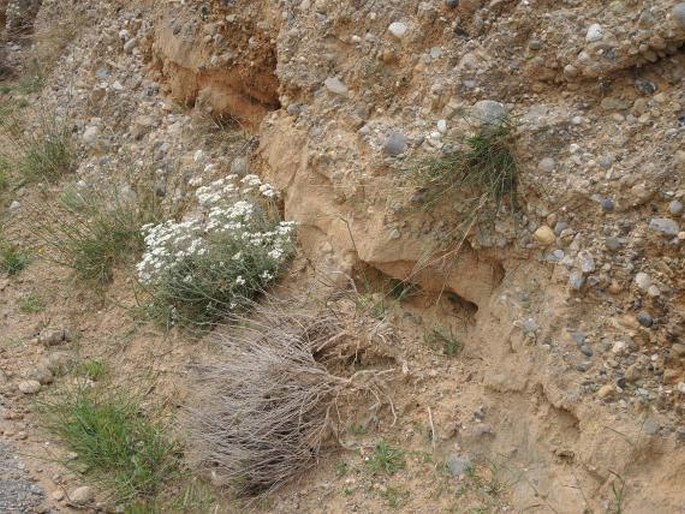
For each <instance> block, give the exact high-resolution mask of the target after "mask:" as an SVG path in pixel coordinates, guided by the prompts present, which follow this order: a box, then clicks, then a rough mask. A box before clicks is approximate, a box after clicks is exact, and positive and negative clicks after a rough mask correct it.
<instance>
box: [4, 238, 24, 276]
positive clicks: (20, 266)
mask: <svg viewBox="0 0 685 514" xmlns="http://www.w3.org/2000/svg"><path fill="white" fill-rule="evenodd" d="M28 265H29V258H28V257H27V256H26V254H25V253H24V252H22V251H21V250H20V249H19V248H18V247H17V246H16V245H14V244H12V243H7V242H2V241H0V271H2V272H3V273H6V274H7V275H9V276H10V277H13V276H15V275H18V274H19V273H20V272H21V271H23V270H24V269H25V268H26V267H27V266H28Z"/></svg>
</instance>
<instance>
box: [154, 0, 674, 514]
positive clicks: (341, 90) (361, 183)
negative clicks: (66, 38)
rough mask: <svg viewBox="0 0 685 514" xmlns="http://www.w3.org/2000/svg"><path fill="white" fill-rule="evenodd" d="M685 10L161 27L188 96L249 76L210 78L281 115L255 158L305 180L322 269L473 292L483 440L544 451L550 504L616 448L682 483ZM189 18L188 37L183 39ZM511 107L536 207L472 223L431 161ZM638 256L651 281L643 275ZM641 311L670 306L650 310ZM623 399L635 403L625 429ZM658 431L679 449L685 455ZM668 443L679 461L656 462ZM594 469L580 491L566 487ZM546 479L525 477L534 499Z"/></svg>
mask: <svg viewBox="0 0 685 514" xmlns="http://www.w3.org/2000/svg"><path fill="white" fill-rule="evenodd" d="M684 9H685V6H684V5H683V4H678V3H677V2H673V1H656V0H655V1H650V2H610V3H607V2H593V1H566V2H540V1H532V0H531V1H522V2H499V1H495V2H478V1H462V2H442V1H437V0H436V1H432V2H430V1H427V2H420V3H416V2H388V3H384V4H383V5H381V4H379V3H378V2H346V3H339V2H329V1H325V0H318V1H315V2H310V1H309V0H303V1H301V2H280V3H276V2H229V3H228V4H222V3H218V2H217V3H214V4H212V5H211V6H210V8H209V10H208V11H207V12H206V13H205V14H204V15H203V14H202V13H201V14H200V19H202V16H206V17H207V18H206V19H202V21H197V18H196V25H193V24H192V23H190V24H189V22H188V20H189V19H190V18H191V17H189V15H188V14H182V13H184V11H183V10H175V8H172V11H173V12H174V13H175V15H176V16H177V17H178V19H177V22H176V23H178V24H179V25H178V26H176V27H174V25H173V22H171V23H170V22H169V19H168V18H167V19H165V20H164V21H163V22H162V23H161V25H158V26H156V27H155V29H154V31H155V41H156V43H155V45H153V49H154V52H155V56H156V57H155V58H156V59H157V62H159V63H161V67H162V69H163V70H166V71H165V75H168V76H169V82H168V83H169V85H170V88H171V90H172V92H174V94H175V95H176V96H180V97H181V98H184V94H180V95H179V93H178V92H176V91H177V90H178V88H179V86H178V84H177V79H176V78H175V77H173V75H174V74H173V73H171V72H170V70H172V69H174V68H176V69H183V70H194V71H193V72H192V73H194V74H195V75H193V76H194V77H196V78H194V79H193V81H194V83H195V84H197V88H196V89H193V88H192V87H191V88H190V89H189V91H198V92H199V93H196V92H192V93H188V97H193V96H197V97H198V99H199V98H200V97H201V96H203V93H202V89H203V86H202V85H201V83H202V82H203V79H202V78H201V77H208V76H211V75H212V73H216V74H218V75H222V74H223V76H224V77H227V74H228V75H230V77H232V78H230V79H229V78H227V79H226V80H227V82H224V83H223V85H222V84H221V81H219V82H216V83H215V85H216V89H212V88H213V87H214V86H211V87H210V90H211V91H217V92H216V93H215V94H213V93H211V92H207V93H206V94H205V95H204V98H205V99H206V100H207V101H208V102H209V104H210V105H213V106H214V108H215V109H216V110H217V112H229V113H231V114H235V115H237V116H238V117H242V116H243V115H245V114H247V116H253V117H256V118H257V119H258V120H257V121H260V123H255V130H256V132H255V134H257V135H258V137H259V141H260V144H259V149H258V152H257V153H256V155H255V156H254V158H253V159H252V163H253V166H254V168H255V169H257V170H259V172H260V174H262V175H263V176H264V177H265V178H266V179H267V180H269V181H271V182H273V183H274V184H275V185H276V186H277V187H278V188H279V189H280V190H281V191H282V192H283V204H284V205H283V207H284V213H285V216H286V218H288V219H292V220H296V221H298V223H300V238H301V244H302V248H303V251H304V252H306V253H307V254H308V255H309V256H310V258H311V259H312V261H313V262H315V263H316V268H317V272H321V273H324V274H325V275H327V276H334V277H338V278H339V279H340V280H342V281H345V280H347V277H351V276H353V275H354V270H355V269H359V267H360V265H365V266H369V267H371V268H374V269H376V270H378V271H380V272H381V273H382V274H384V275H386V276H390V277H392V278H395V279H399V280H404V281H408V282H411V283H412V284H415V285H416V286H418V287H419V288H420V289H421V291H422V292H423V294H425V295H426V297H429V298H434V299H437V300H436V301H437V302H440V299H441V298H443V297H445V296H449V297H450V298H451V299H452V300H453V303H452V306H451V307H450V309H452V310H449V309H448V310H447V311H444V310H443V311H442V314H441V315H439V316H438V317H439V318H440V319H441V320H442V322H443V323H447V324H448V325H451V326H452V325H454V326H456V324H455V318H454V317H453V316H455V314H454V313H455V312H456V313H458V314H456V316H457V317H460V318H465V319H468V320H469V321H468V328H467V329H466V330H464V328H463V327H460V328H459V330H460V333H462V334H463V336H464V337H465V338H466V339H467V341H468V342H467V343H466V344H467V348H469V351H470V352H472V353H470V355H472V356H473V357H476V358H480V359H483V362H484V363H486V364H485V365H484V366H483V369H482V372H483V375H482V379H481V380H480V381H478V384H479V387H483V386H484V387H485V391H486V392H485V393H483V394H485V397H488V398H489V399H490V401H492V402H493V403H492V405H493V409H494V410H495V411H497V412H499V413H500V414H501V416H502V419H500V420H498V421H497V422H495V423H496V425H497V428H496V432H497V435H496V436H495V437H494V438H493V440H492V441H490V442H487V443H484V442H483V441H482V440H471V441H470V442H468V443H465V444H466V445H467V446H469V447H474V448H476V447H477V448H480V449H481V450H483V451H486V453H487V452H501V453H508V452H512V451H514V452H518V453H517V455H518V456H519V457H517V458H520V461H519V463H521V462H524V461H525V462H528V463H529V464H530V463H536V464H535V465H534V466H533V467H534V468H535V469H536V470H537V471H535V472H534V473H533V474H534V475H535V477H534V478H533V479H532V480H533V482H535V484H537V486H536V487H539V488H540V490H544V493H542V494H541V496H542V498H545V500H544V502H543V503H545V502H547V503H546V505H547V506H548V507H549V506H550V505H551V506H553V507H549V508H553V509H554V510H557V511H559V512H562V511H563V512H574V511H577V510H578V509H580V508H581V507H580V506H581V505H582V504H584V503H587V502H588V501H589V502H590V503H592V501H590V500H588V499H587V498H583V490H584V489H586V490H587V489H588V488H589V490H591V491H592V493H591V494H590V496H592V497H594V498H600V497H604V498H609V497H610V492H609V481H608V480H607V479H606V478H599V477H600V476H604V477H606V476H608V474H610V473H609V472H608V470H610V469H611V470H614V469H617V468H621V469H630V470H634V472H635V473H636V474H635V475H632V476H634V477H635V478H636V479H637V476H639V474H640V473H643V472H644V473H646V475H644V476H647V475H648V476H649V477H650V478H648V479H647V480H658V481H659V482H661V481H662V480H663V482H661V483H664V484H674V483H675V482H674V481H675V480H676V478H675V477H676V475H677V474H678V473H681V472H682V466H683V462H685V461H684V460H683V455H682V449H681V447H680V445H681V444H682V437H683V434H682V431H681V430H680V429H678V428H677V426H678V421H677V420H681V419H682V414H683V412H682V395H683V391H682V389H683V387H685V386H683V380H684V379H685V377H684V375H683V363H682V357H681V354H682V352H681V351H680V350H679V349H680V348H681V346H679V345H682V342H681V341H682V334H683V304H682V301H681V300H682V298H683V293H682V286H683V282H682V272H683V264H684V263H683V258H682V257H683V253H682V252H683V249H682V248H683V237H684V236H685V234H683V232H682V228H683V227H682V218H681V216H682V215H681V212H682V208H679V207H678V205H679V203H680V202H681V200H682V197H683V194H684V191H683V185H682V178H683V173H684V172H685V154H684V153H683V150H682V145H683V142H682V137H683V112H684V111H683V109H684V108H685V97H684V96H683V95H684V88H683V79H684V77H685V54H683V52H682V45H683V42H684V41H685V25H684V23H685V21H684V16H685V14H684ZM182 19H184V20H185V21H183V22H181V21H180V20H182ZM255 20H259V21H255ZM188 27H194V32H191V33H190V35H189V36H187V37H188V38H189V39H188V41H189V43H188V45H187V46H184V45H181V48H187V49H188V50H186V51H183V52H179V51H178V50H177V48H178V46H175V44H172V43H171V41H176V40H177V39H174V37H175V38H181V37H183V34H184V33H185V32H184V31H185V30H186V29H187V28H188ZM188 30H190V29H188ZM174 33H177V35H176V36H173V34H174ZM190 41H193V42H194V43H190ZM200 42H201V43H200ZM191 48H192V50H191ZM205 67H206V70H207V71H203V70H205ZM245 69H248V70H251V73H249V74H248V75H247V76H248V78H249V80H248V81H247V82H245V81H243V80H242V77H243V76H244V72H243V71H241V70H245ZM212 70H216V71H212ZM192 73H191V75H192ZM186 74H187V71H186V72H184V73H181V76H183V77H185V76H186ZM191 82H192V81H191ZM229 83H230V84H229ZM181 89H183V88H181ZM222 94H228V95H229V96H231V97H232V98H233V99H234V100H233V103H231V101H227V100H221V99H220V98H221V95H222ZM247 97H249V99H250V100H246V98H247ZM239 102H245V103H246V104H249V105H251V106H252V107H250V108H245V107H244V106H240V105H238V103H239ZM232 109H234V110H232ZM504 117H507V118H508V120H509V121H510V122H511V123H512V126H513V127H514V128H513V132H514V139H515V150H514V151H515V154H516V157H517V160H518V163H519V169H520V173H519V176H518V183H517V189H518V201H519V204H518V208H517V209H508V208H506V207H505V208H504V209H503V210H500V211H499V212H498V213H497V214H496V215H495V213H494V212H492V211H488V209H492V206H491V205H488V206H487V207H486V208H485V209H484V212H485V213H486V214H487V215H484V216H479V217H477V219H474V220H473V221H469V222H468V223H464V220H465V219H469V220H470V218H469V215H470V214H471V213H470V212H469V209H470V208H471V207H470V206H471V205H472V204H471V203H469V200H470V198H468V197H467V196H466V193H464V192H459V191H456V192H453V193H451V194H450V195H449V196H446V198H444V199H443V201H442V202H441V203H439V204H437V205H435V206H432V207H431V208H430V209H426V208H423V204H424V201H423V200H422V197H421V195H422V191H421V190H420V188H419V187H418V186H417V184H416V182H415V180H414V178H413V173H414V172H415V169H416V167H417V166H418V165H420V163H421V162H424V160H425V159H427V158H428V159H430V158H440V156H443V155H450V153H452V152H455V151H456V152H458V151H460V150H461V151H463V149H464V143H463V141H464V137H465V136H467V135H472V134H474V133H477V132H478V130H479V127H481V126H483V125H484V124H489V123H493V122H494V123H496V122H498V120H501V119H503V118H504ZM662 219H666V220H667V221H658V220H662ZM650 220H651V221H650ZM654 220H657V221H654ZM660 223H666V224H667V225H668V228H666V229H665V230H662V229H660V228H659V227H660V226H661V225H660ZM640 272H641V273H645V274H647V275H648V276H649V280H650V284H649V285H647V286H646V287H644V285H641V284H640V283H638V284H637V285H636V282H635V277H636V275H637V274H638V273H640ZM650 286H654V287H652V289H650ZM678 298H680V299H681V300H678ZM454 302H456V303H454ZM640 312H648V313H649V316H650V317H651V318H653V319H656V320H658V321H657V322H656V323H655V324H654V325H651V326H650V328H645V327H644V326H642V325H640V322H638V321H636V320H637V318H636V315H637V314H638V313H640ZM450 313H451V314H450ZM651 318H650V319H651ZM624 342H626V343H627V344H628V347H629V348H630V350H629V351H627V352H625V353H624V351H623V343H624ZM619 343H620V344H619ZM467 389H468V388H467ZM463 394H464V397H468V396H469V395H470V394H476V393H475V390H471V392H470V393H466V392H465V391H464V392H463ZM465 401H467V400H465ZM448 404H449V406H448ZM436 408H438V407H436ZM443 408H444V411H448V410H449V409H450V408H453V405H452V404H450V403H449V402H447V404H443ZM609 413H611V414H609ZM607 416H609V417H611V418H612V419H614V420H621V421H616V423H617V425H616V427H615V431H608V430H607V429H606V427H607V426H608V424H607V423H608V421H607V420H608V419H609V418H608V417H607ZM614 416H615V417H614ZM636 419H639V420H641V421H640V422H639V423H644V422H645V420H649V421H648V424H650V427H651V428H650V430H652V429H653V428H654V427H652V426H651V424H652V423H653V421H654V419H659V420H660V421H658V422H657V426H658V428H656V429H655V430H656V431H655V433H652V434H648V435H647V438H648V439H649V440H650V442H649V443H645V444H647V446H649V449H648V448H647V447H642V443H640V444H638V446H640V448H638V447H634V448H633V449H631V450H628V451H626V450H627V448H625V445H624V444H623V443H622V442H620V441H618V440H617V439H616V437H615V435H616V432H621V433H626V432H630V433H633V434H634V435H635V436H636V437H637V438H638V439H640V440H641V441H643V442H644V440H643V439H642V437H643V436H642V435H637V434H643V433H644V431H643V428H642V425H640V427H638V425H636V424H635V423H636V422H635V420H636ZM666 420H668V421H666ZM618 425H620V428H618ZM652 431H653V432H654V430H652ZM657 435H658V437H656V436H657ZM651 445H655V446H654V447H652V446H651ZM657 447H658V448H661V450H656V448H657ZM485 448H487V449H485ZM659 451H666V452H668V453H671V452H675V453H673V454H672V455H673V456H674V458H673V460H672V461H671V464H672V465H667V464H666V462H665V461H664V460H661V458H660V457H656V456H655V453H658V452H659ZM646 454H651V455H652V457H649V459H651V458H654V459H655V461H654V462H659V464H655V465H654V466H651V465H649V466H647V467H648V468H649V471H646V470H645V469H644V468H643V469H642V471H640V472H638V471H637V469H636V468H635V465H634V463H635V462H636V461H641V462H646V461H644V460H641V459H644V458H645V457H644V456H645V455H646ZM515 460H516V459H515ZM666 468H670V469H669V470H666ZM627 473H629V474H630V473H632V471H627ZM580 475H583V476H582V478H579V477H580ZM591 477H594V478H591ZM574 481H576V482H578V483H579V484H580V483H581V482H582V485H579V488H578V489H576V490H575V491H574V492H569V491H568V490H563V491H562V490H561V489H562V488H557V487H555V486H554V484H559V483H562V482H563V483H573V482H574ZM534 489H535V487H532V488H531V487H530V484H528V485H525V486H524V485H520V486H517V488H516V493H515V495H514V496H515V499H514V505H515V508H516V509H520V508H524V506H526V505H530V504H531V503H530V502H531V501H533V500H532V499H531V498H533V497H534V496H536V494H537V493H534V492H533V491H534ZM666 489H668V486H667V487H666ZM666 489H664V491H662V492H663V496H662V497H661V498H660V499H659V500H654V501H652V500H647V499H644V497H643V499H641V500H637V499H636V500H635V502H636V503H634V507H633V509H634V511H635V512H638V511H641V510H644V509H648V508H656V509H657V510H659V509H662V510H663V509H665V510H664V511H666V510H669V509H671V508H681V507H682V498H680V499H677V497H678V494H677V493H675V492H674V491H670V492H668V491H666ZM593 501H594V500H593ZM606 501H609V500H606ZM679 502H681V503H679ZM600 503H601V502H600ZM596 505H599V503H597V504H596ZM648 505H649V506H650V507H648ZM676 506H678V507H676ZM540 508H542V509H543V510H544V508H547V507H540Z"/></svg>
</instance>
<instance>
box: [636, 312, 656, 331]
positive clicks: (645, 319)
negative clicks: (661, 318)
mask: <svg viewBox="0 0 685 514" xmlns="http://www.w3.org/2000/svg"><path fill="white" fill-rule="evenodd" d="M637 321H638V322H639V323H640V325H642V326H643V327H647V328H649V327H651V326H652V325H653V324H654V320H653V319H652V316H650V314H649V313H648V312H645V311H642V312H640V313H639V314H638V315H637Z"/></svg>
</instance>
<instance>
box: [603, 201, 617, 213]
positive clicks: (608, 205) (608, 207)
mask: <svg viewBox="0 0 685 514" xmlns="http://www.w3.org/2000/svg"><path fill="white" fill-rule="evenodd" d="M601 205H602V210H603V211H604V212H611V211H613V210H614V201H613V200H612V199H611V198H604V199H603V200H602V202H601Z"/></svg>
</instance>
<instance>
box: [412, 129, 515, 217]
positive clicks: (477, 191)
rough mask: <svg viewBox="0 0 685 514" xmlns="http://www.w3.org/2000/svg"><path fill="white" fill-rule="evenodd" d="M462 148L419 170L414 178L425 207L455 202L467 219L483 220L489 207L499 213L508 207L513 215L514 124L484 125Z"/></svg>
mask: <svg viewBox="0 0 685 514" xmlns="http://www.w3.org/2000/svg"><path fill="white" fill-rule="evenodd" d="M463 147H464V148H463V149H462V150H460V151H456V152H453V153H450V154H447V155H441V156H438V157H431V158H429V159H426V160H424V161H422V162H420V163H418V165H417V166H416V169H415V176H416V177H417V180H418V185H419V187H420V188H421V191H422V193H423V194H424V196H425V198H426V201H425V205H426V207H428V208H432V207H434V206H436V205H437V204H438V203H441V202H442V201H443V200H447V199H452V200H453V201H455V202H458V204H459V205H457V206H454V207H459V210H460V211H462V212H465V213H466V214H467V217H472V216H473V215H475V216H480V215H481V214H482V213H483V212H485V210H486V208H488V207H493V208H494V211H495V213H497V212H499V210H500V208H501V207H502V205H503V204H505V203H506V204H509V206H510V208H511V209H512V211H513V210H514V209H515V207H516V184H517V178H518V164H517V162H516V158H515V156H514V148H513V136H512V126H511V123H510V122H509V121H504V122H502V123H501V124H499V125H496V126H493V125H490V124H485V125H484V126H483V127H482V128H481V129H480V130H479V131H478V132H477V133H476V134H475V135H473V136H470V137H467V138H466V139H465V141H464V144H463Z"/></svg>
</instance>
